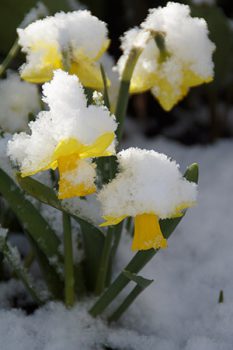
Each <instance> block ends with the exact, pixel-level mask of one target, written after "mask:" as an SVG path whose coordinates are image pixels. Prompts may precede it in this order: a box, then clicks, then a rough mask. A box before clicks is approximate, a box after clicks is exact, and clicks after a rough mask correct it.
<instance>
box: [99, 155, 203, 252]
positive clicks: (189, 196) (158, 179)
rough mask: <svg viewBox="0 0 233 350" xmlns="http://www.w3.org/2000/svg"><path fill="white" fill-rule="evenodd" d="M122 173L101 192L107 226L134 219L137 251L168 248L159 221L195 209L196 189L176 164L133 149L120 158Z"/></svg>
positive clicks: (134, 243)
mask: <svg viewBox="0 0 233 350" xmlns="http://www.w3.org/2000/svg"><path fill="white" fill-rule="evenodd" d="M118 161H119V166H120V172H119V173H118V174H117V176H116V178H115V179H113V180H112V182H110V183H109V184H107V185H106V186H104V188H103V189H102V190H101V191H100V192H99V194H98V199H99V201H100V203H101V205H102V209H103V214H104V215H103V218H104V219H105V222H104V223H102V224H101V225H100V226H111V225H117V224H119V223H120V222H121V221H123V220H124V219H125V218H127V217H134V239H133V244H132V249H133V250H147V249H151V248H154V249H159V248H166V247H167V241H166V239H165V238H164V236H163V233H162V231H161V228H160V225H159V220H160V219H165V218H174V217H179V216H181V215H183V210H184V209H186V208H188V207H191V206H193V205H194V203H195V201H196V185H195V184H193V183H190V182H188V181H187V180H185V179H184V178H183V177H182V175H181V174H180V172H179V169H178V166H177V164H176V163H175V162H174V161H171V160H169V159H168V158H167V157H166V156H165V155H163V154H159V153H157V152H155V151H147V150H140V149H136V148H130V149H128V150H126V151H122V152H120V153H119V154H118Z"/></svg>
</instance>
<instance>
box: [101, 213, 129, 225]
mask: <svg viewBox="0 0 233 350" xmlns="http://www.w3.org/2000/svg"><path fill="white" fill-rule="evenodd" d="M125 218H127V215H122V216H118V217H114V216H103V219H104V220H106V221H105V222H103V223H102V224H100V225H99V226H100V227H104V226H111V225H117V224H119V223H120V222H121V221H123V220H124V219H125Z"/></svg>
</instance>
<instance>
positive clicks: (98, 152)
mask: <svg viewBox="0 0 233 350" xmlns="http://www.w3.org/2000/svg"><path fill="white" fill-rule="evenodd" d="M114 138H115V134H114V132H106V133H105V134H103V135H101V136H99V137H98V138H97V139H96V140H95V142H93V143H92V144H91V145H89V146H84V147H83V149H82V151H80V158H81V159H84V158H95V157H105V156H109V155H111V153H110V152H108V151H106V150H107V148H108V147H109V146H110V145H111V144H112V142H113V140H114Z"/></svg>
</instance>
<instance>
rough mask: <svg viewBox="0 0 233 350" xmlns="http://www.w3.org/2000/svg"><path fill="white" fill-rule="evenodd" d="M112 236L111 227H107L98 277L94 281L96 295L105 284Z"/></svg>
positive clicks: (101, 290)
mask: <svg viewBox="0 0 233 350" xmlns="http://www.w3.org/2000/svg"><path fill="white" fill-rule="evenodd" d="M112 238H113V229H112V228H111V227H109V228H108V231H107V234H106V237H105V242H104V249H103V253H102V256H101V261H100V267H99V271H98V278H97V282H96V289H95V293H96V294H97V295H100V294H101V293H102V292H103V290H104V288H105V286H106V279H107V274H108V269H109V263H110V257H111V248H112Z"/></svg>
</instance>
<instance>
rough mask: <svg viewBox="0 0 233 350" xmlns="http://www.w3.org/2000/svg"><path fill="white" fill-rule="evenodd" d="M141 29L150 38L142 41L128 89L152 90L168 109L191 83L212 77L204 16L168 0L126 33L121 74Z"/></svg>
mask: <svg viewBox="0 0 233 350" xmlns="http://www.w3.org/2000/svg"><path fill="white" fill-rule="evenodd" d="M142 32H149V33H150V39H149V40H148V38H147V39H146V41H144V42H142V46H143V51H142V53H141V55H140V57H139V59H138V61H137V64H136V67H135V70H134V73H133V77H132V80H131V85H130V91H131V93H138V92H143V91H147V90H151V92H152V94H153V95H154V96H155V97H156V98H157V99H158V101H159V103H160V104H161V106H162V107H163V108H164V109H165V110H167V111H169V110H170V109H171V108H172V107H173V106H174V105H175V104H176V103H177V102H178V101H179V100H181V99H182V98H183V97H184V96H185V95H186V94H187V93H188V91H189V88H190V87H194V86H197V85H200V84H202V83H208V82H210V81H211V80H212V79H213V62H212V54H213V51H214V49H215V45H214V44H213V43H212V42H211V41H210V40H209V38H208V28H207V24H206V22H205V20H204V19H201V18H193V17H191V16H190V9H189V7H188V6H187V5H183V4H179V3H173V2H168V4H167V6H166V7H159V8H157V9H151V10H150V12H149V15H148V17H147V18H146V20H145V21H144V22H143V23H142V24H141V27H140V28H134V29H131V30H129V31H128V32H126V33H125V35H124V36H123V38H122V46H121V47H122V50H123V55H122V56H121V58H120V59H119V61H118V64H117V68H118V70H119V72H120V74H122V72H123V70H124V66H125V63H126V60H127V57H128V55H129V52H130V50H131V49H132V47H134V45H135V43H137V44H138V36H139V35H140V36H141V37H142ZM145 38H146V36H145Z"/></svg>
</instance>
